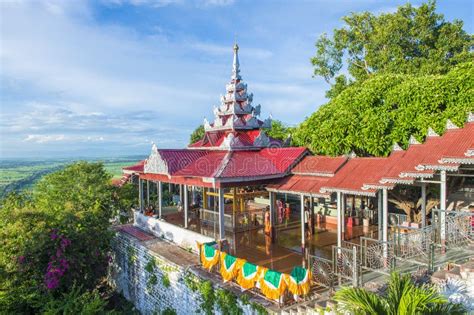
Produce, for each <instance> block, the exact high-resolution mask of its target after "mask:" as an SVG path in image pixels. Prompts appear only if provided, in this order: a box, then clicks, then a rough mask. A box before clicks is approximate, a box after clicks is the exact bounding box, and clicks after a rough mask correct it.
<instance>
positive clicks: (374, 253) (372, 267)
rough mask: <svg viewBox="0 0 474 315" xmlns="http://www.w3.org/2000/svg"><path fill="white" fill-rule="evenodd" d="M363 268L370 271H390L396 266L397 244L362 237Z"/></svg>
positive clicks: (361, 257)
mask: <svg viewBox="0 0 474 315" xmlns="http://www.w3.org/2000/svg"><path fill="white" fill-rule="evenodd" d="M360 249H361V251H360V261H361V268H362V269H364V270H368V271H378V272H382V273H385V274H387V273H389V272H390V271H391V270H392V269H393V268H394V267H395V244H393V243H392V242H383V241H380V240H376V239H372V238H368V237H361V239H360Z"/></svg>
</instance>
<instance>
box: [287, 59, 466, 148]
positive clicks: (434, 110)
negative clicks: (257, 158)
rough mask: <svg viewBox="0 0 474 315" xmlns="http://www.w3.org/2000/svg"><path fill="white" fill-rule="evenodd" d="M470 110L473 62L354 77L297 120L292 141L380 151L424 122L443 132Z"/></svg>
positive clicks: (404, 141) (421, 129)
mask: <svg viewBox="0 0 474 315" xmlns="http://www.w3.org/2000/svg"><path fill="white" fill-rule="evenodd" d="M470 111H471V112H474V63H472V62H467V63H464V64H460V65H458V66H456V67H455V68H454V69H452V70H451V71H449V72H448V73H447V74H445V75H424V76H414V75H403V74H377V75H372V76H371V77H370V78H369V79H367V80H364V81H361V82H356V83H354V84H352V85H351V86H350V87H348V88H346V89H345V90H344V91H343V92H341V93H340V94H339V95H338V96H337V97H335V98H333V99H331V100H330V101H329V102H328V103H327V104H325V105H323V106H321V107H320V108H319V109H318V110H317V111H316V112H315V113H313V114H312V115H311V116H310V117H308V119H306V120H305V121H304V122H303V123H302V124H301V125H299V126H298V127H297V128H296V130H295V132H294V137H293V141H294V143H295V144H296V145H301V146H307V147H309V148H310V150H312V151H313V152H314V153H317V154H328V155H339V154H345V153H349V152H351V151H354V152H355V153H357V154H358V155H362V156H366V155H374V156H385V155H387V154H389V153H390V151H391V147H392V145H393V143H394V142H398V143H399V144H401V145H402V146H404V147H406V146H407V145H408V139H409V137H410V135H414V136H415V137H416V138H417V139H418V140H419V141H423V140H424V137H425V136H426V133H427V130H428V127H432V128H434V130H435V131H437V132H438V133H440V134H441V133H443V132H444V127H445V125H446V120H447V119H451V120H452V121H453V122H454V123H455V124H457V125H458V126H462V125H463V124H464V122H465V121H466V116H467V114H468V112H470Z"/></svg>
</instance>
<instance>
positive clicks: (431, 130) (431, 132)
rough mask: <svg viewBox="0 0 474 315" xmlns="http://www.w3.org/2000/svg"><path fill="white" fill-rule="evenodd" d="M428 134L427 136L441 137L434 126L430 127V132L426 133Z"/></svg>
mask: <svg viewBox="0 0 474 315" xmlns="http://www.w3.org/2000/svg"><path fill="white" fill-rule="evenodd" d="M426 136H427V137H439V134H437V133H436V131H434V129H433V128H431V127H428V132H427V133H426Z"/></svg>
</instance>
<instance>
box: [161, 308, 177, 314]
mask: <svg viewBox="0 0 474 315" xmlns="http://www.w3.org/2000/svg"><path fill="white" fill-rule="evenodd" d="M161 314H162V315H176V314H177V313H176V310H175V309H173V308H170V307H168V308H166V309H165V310H164V311H163V312H161Z"/></svg>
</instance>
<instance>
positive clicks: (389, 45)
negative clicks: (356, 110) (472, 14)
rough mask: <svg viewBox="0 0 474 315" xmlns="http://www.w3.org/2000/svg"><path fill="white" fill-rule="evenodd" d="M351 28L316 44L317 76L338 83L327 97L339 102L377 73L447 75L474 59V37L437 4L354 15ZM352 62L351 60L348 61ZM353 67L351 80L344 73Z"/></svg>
mask: <svg viewBox="0 0 474 315" xmlns="http://www.w3.org/2000/svg"><path fill="white" fill-rule="evenodd" d="M342 20H343V21H344V23H345V25H344V26H343V27H341V28H338V29H334V31H333V35H332V37H328V35H327V34H323V35H322V36H321V37H320V38H319V39H318V40H317V41H316V54H315V56H314V57H313V58H312V59H311V62H312V64H313V66H314V75H315V76H322V77H323V78H324V79H325V80H326V81H327V82H328V83H329V82H331V80H333V79H335V83H334V84H333V86H332V88H331V90H330V91H328V93H327V97H329V98H333V97H335V96H337V95H338V94H339V93H340V92H341V91H342V90H344V89H345V88H346V87H347V86H348V85H350V83H351V82H360V81H364V80H367V79H369V78H370V77H372V76H373V75H374V74H377V73H379V74H381V73H391V74H410V75H435V74H445V73H447V72H448V71H449V70H450V69H452V67H453V66H455V65H457V64H459V63H463V62H466V61H470V60H472V58H473V53H472V48H473V44H474V37H473V36H472V35H470V34H467V33H466V32H465V31H464V30H463V22H462V21H458V20H455V21H453V22H448V21H446V20H445V19H444V16H443V15H442V14H437V13H436V2H435V1H429V2H427V3H424V4H422V5H421V6H419V7H414V6H412V5H411V4H406V5H403V6H400V7H398V10H397V11H396V12H395V13H384V14H380V15H374V14H372V13H370V12H362V13H352V14H350V15H348V16H345V17H343V18H342ZM344 58H346V60H344ZM344 64H345V65H347V71H348V73H349V75H350V79H348V78H346V76H344V75H343V74H340V71H341V69H342V68H343V65H344Z"/></svg>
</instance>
